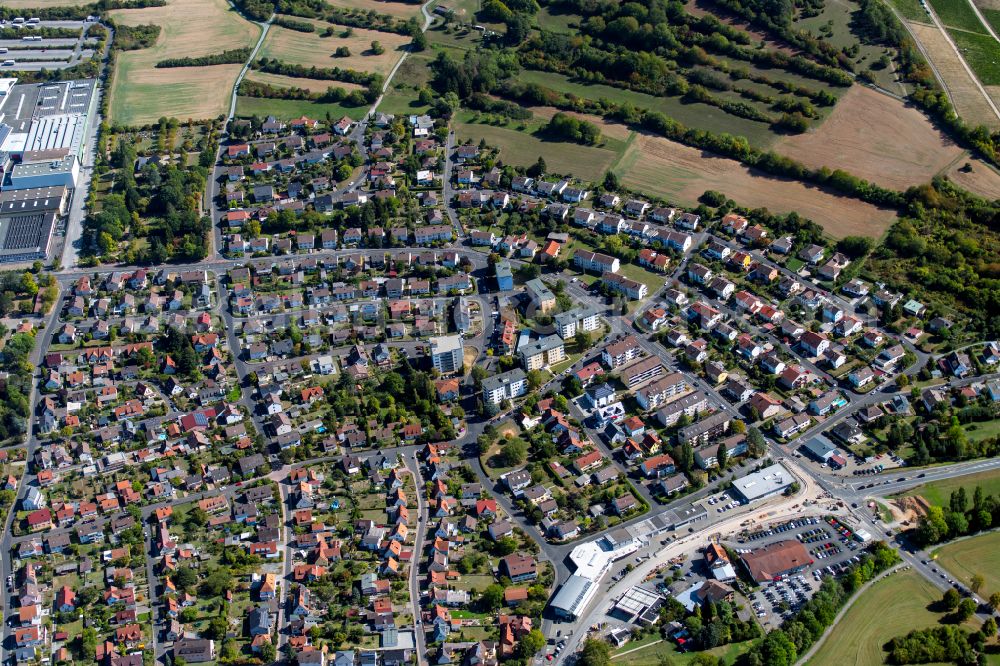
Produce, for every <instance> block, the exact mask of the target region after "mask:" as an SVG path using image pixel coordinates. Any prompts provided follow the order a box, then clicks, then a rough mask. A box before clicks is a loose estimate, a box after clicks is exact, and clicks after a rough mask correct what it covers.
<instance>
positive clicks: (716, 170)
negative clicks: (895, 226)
mask: <svg viewBox="0 0 1000 666" xmlns="http://www.w3.org/2000/svg"><path fill="white" fill-rule="evenodd" d="M616 171H617V172H618V173H619V176H620V177H621V178H622V181H623V182H624V183H625V185H627V186H628V187H632V188H635V189H638V190H641V191H644V192H648V193H649V194H653V195H659V196H663V197H666V198H668V199H669V200H671V201H672V202H674V203H677V204H684V205H695V204H697V203H698V197H700V196H701V195H702V194H703V193H704V192H705V190H716V191H719V192H722V193H724V194H725V195H726V196H727V197H729V198H731V199H733V200H734V201H736V202H737V204H739V205H741V206H749V207H752V208H767V209H768V210H770V211H771V212H774V213H789V212H792V211H796V212H798V213H799V214H800V215H802V216H804V217H807V218H809V219H811V220H813V221H814V222H816V223H817V224H819V225H821V226H822V227H823V228H824V229H825V230H826V232H827V233H828V234H830V236H832V237H834V238H843V237H844V236H850V235H861V236H869V237H872V238H878V237H880V236H881V235H882V234H883V233H884V232H885V230H886V229H887V228H888V227H889V226H890V225H891V224H892V222H893V220H895V217H896V215H895V212H894V211H891V210H885V209H881V208H877V207H876V206H873V205H871V204H867V203H864V202H862V201H858V200H857V199H851V198H847V197H841V196H838V195H836V194H832V193H830V192H827V191H825V190H821V189H819V188H815V187H808V186H806V185H804V184H802V183H800V182H798V181H794V180H785V179H781V178H774V177H772V176H768V175H767V174H764V173H761V172H758V171H753V170H751V169H748V168H747V167H745V166H743V165H742V164H740V163H739V162H737V161H735V160H731V159H728V158H725V157H719V156H717V155H714V154H712V153H707V152H704V151H701V150H698V149H696V148H691V147H688V146H685V145H682V144H679V143H675V142H673V141H669V140H667V139H664V138H661V137H654V136H648V135H641V136H639V137H638V138H637V139H636V141H634V142H633V144H632V146H631V147H630V149H629V150H628V152H627V153H626V154H625V156H624V157H623V158H622V160H621V162H620V164H619V166H618V167H617V168H616Z"/></svg>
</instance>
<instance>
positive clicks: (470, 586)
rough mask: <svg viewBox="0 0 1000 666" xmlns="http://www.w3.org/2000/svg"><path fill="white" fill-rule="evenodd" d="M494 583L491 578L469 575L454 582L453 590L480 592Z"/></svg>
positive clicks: (481, 575)
mask: <svg viewBox="0 0 1000 666" xmlns="http://www.w3.org/2000/svg"><path fill="white" fill-rule="evenodd" d="M494 582H495V581H494V580H493V576H487V575H483V574H469V575H468V576H462V578H461V579H459V580H457V581H455V588H456V589H459V590H467V591H472V590H477V591H479V592H482V591H483V590H485V589H486V588H487V587H489V586H490V585H492V584H493V583H494Z"/></svg>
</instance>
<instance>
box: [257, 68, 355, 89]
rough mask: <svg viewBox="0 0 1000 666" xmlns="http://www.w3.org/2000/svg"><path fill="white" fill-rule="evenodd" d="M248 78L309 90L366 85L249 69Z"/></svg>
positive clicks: (259, 81) (282, 86) (258, 81)
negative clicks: (301, 77)
mask: <svg viewBox="0 0 1000 666" xmlns="http://www.w3.org/2000/svg"><path fill="white" fill-rule="evenodd" d="M246 78H247V80H249V81H256V82H257V83H266V84H267V85H271V86H278V87H280V88H302V89H303V90H308V91H309V92H326V90H327V88H343V89H344V90H347V91H351V90H360V89H362V88H364V86H360V85H358V84H357V83H344V82H343V81H325V80H322V79H300V78H298V77H297V76H284V75H282V74H269V73H267V72H257V71H253V70H251V71H249V72H247V77H246Z"/></svg>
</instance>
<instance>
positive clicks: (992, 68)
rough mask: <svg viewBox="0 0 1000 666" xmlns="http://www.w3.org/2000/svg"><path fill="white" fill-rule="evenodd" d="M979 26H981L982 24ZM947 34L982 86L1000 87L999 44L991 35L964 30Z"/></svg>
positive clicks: (949, 31)
mask: <svg viewBox="0 0 1000 666" xmlns="http://www.w3.org/2000/svg"><path fill="white" fill-rule="evenodd" d="M970 11H971V10H970ZM973 18H976V17H975V16H973ZM976 20H977V21H978V20H979V19H978V18H976ZM979 25H980V26H982V23H980V24H979ZM948 34H949V35H951V38H952V39H954V40H955V46H957V47H958V50H959V51H961V52H962V56H963V57H964V58H965V61H966V62H967V63H969V67H971V68H972V71H974V72H975V73H976V77H977V78H978V79H979V81H980V83H982V84H983V85H984V86H995V85H1000V43H997V40H995V39H993V37H992V36H991V35H986V34H975V33H971V32H966V31H964V30H948Z"/></svg>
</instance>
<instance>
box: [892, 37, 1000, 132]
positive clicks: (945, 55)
mask: <svg viewBox="0 0 1000 666" xmlns="http://www.w3.org/2000/svg"><path fill="white" fill-rule="evenodd" d="M907 25H909V27H910V30H912V31H913V34H914V35H916V36H917V39H919V40H920V43H921V44H923V46H924V48H925V49H927V53H928V54H929V55H930V59H931V61H932V62H933V63H934V66H935V67H937V69H938V71H939V72H940V73H941V76H943V77H944V80H945V84H946V85H947V86H948V90H949V91H950V92H951V97H952V100H953V102H954V104H955V110H956V111H957V112H958V115H959V116H960V117H961V118H962V119H964V120H965V122H967V123H969V124H970V125H986V126H987V127H989V128H991V129H994V130H995V129H997V128H998V127H1000V118H997V116H996V114H995V113H993V110H992V109H991V108H990V107H989V105H988V104H987V103H986V98H985V97H983V95H982V93H980V92H979V90H978V89H977V88H976V86H975V83H974V82H973V79H972V77H971V76H969V74H968V72H966V71H965V68H964V67H962V63H961V61H959V59H958V56H957V55H956V54H955V51H954V50H952V48H951V46H949V45H948V42H947V41H945V38H944V35H942V34H941V31H940V30H938V29H937V28H936V27H934V26H931V25H925V24H923V23H916V22H914V21H908V22H907Z"/></svg>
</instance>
